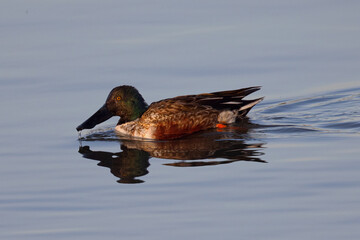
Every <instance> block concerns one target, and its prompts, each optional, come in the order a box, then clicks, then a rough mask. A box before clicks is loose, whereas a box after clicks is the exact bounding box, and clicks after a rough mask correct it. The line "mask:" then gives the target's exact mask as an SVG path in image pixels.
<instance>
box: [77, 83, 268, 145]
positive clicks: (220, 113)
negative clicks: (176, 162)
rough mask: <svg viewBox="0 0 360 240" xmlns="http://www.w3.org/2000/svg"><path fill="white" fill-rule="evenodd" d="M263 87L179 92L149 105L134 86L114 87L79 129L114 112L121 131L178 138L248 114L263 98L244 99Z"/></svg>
mask: <svg viewBox="0 0 360 240" xmlns="http://www.w3.org/2000/svg"><path fill="white" fill-rule="evenodd" d="M259 89H260V87H249V88H242V89H238V90H230V91H222V92H213V93H203V94H198V95H186V96H178V97H174V98H168V99H164V100H160V101H158V102H154V103H152V104H150V106H148V105H147V104H146V102H145V100H144V98H143V97H142V96H141V94H140V93H139V91H138V90H137V89H136V88H134V87H132V86H119V87H116V88H114V89H112V90H111V92H110V93H109V96H108V97H107V99H106V102H105V104H104V105H103V106H102V107H101V108H100V109H99V110H98V111H97V112H96V113H94V114H93V115H92V116H91V117H90V118H89V119H87V120H86V121H85V122H83V123H82V124H81V125H79V126H78V127H77V128H76V130H78V131H81V130H83V129H91V128H93V127H95V126H96V125H97V124H99V123H102V122H104V121H106V120H108V119H109V118H111V117H112V116H119V117H120V120H119V122H118V124H117V126H116V127H115V130H116V131H117V132H119V133H121V134H125V135H129V136H133V137H140V138H149V139H174V138H179V137H182V136H185V135H188V134H191V133H194V132H197V131H201V130H206V129H210V128H224V127H226V125H227V124H231V123H234V122H236V121H238V120H239V119H241V118H244V117H245V116H246V114H247V113H248V112H249V111H250V109H251V108H252V107H253V106H255V105H256V104H257V103H259V102H260V101H262V100H263V98H258V99H254V100H243V98H244V97H245V96H247V95H249V94H250V93H253V92H255V91H257V90H259Z"/></svg>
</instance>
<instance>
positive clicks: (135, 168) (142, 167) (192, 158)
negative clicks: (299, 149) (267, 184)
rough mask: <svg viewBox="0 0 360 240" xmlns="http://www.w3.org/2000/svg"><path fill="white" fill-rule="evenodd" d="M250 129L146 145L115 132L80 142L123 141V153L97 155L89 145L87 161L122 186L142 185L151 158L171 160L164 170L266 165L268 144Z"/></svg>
mask: <svg viewBox="0 0 360 240" xmlns="http://www.w3.org/2000/svg"><path fill="white" fill-rule="evenodd" d="M248 130H249V128H239V127H236V126H234V128H232V129H229V130H227V131H226V132H225V131H220V132H219V131H216V130H212V131H205V132H201V133H198V134H194V135H192V136H189V137H186V138H182V139H177V140H171V141H145V140H134V139H124V138H121V137H119V136H117V135H116V134H115V133H113V131H107V132H103V133H94V134H91V135H88V136H86V137H85V138H83V139H81V140H80V143H81V144H84V143H85V142H91V141H119V144H120V149H121V150H122V151H120V152H107V151H93V150H91V149H90V147H89V146H88V145H84V146H80V147H79V153H80V154H82V156H83V157H84V158H87V159H92V160H97V161H100V162H99V163H98V166H102V167H108V168H109V169H110V172H111V173H112V174H113V175H114V176H116V177H118V178H120V180H118V182H119V183H142V182H143V180H140V179H138V178H139V177H141V176H144V175H146V174H148V173H149V171H148V167H149V166H150V163H149V159H150V158H159V159H167V160H169V162H167V163H164V164H163V165H164V166H172V167H202V166H214V165H220V164H230V163H233V162H238V161H249V162H262V163H264V162H265V161H264V160H262V159H261V158H260V156H262V155H263V153H262V152H261V150H262V149H263V145H264V143H259V142H257V143H254V139H252V138H251V137H250V134H248V133H247V132H248Z"/></svg>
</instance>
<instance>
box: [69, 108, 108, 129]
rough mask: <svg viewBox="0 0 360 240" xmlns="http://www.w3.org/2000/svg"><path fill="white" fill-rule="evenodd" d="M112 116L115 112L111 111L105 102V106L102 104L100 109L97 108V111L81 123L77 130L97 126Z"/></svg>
mask: <svg viewBox="0 0 360 240" xmlns="http://www.w3.org/2000/svg"><path fill="white" fill-rule="evenodd" d="M112 116H114V114H113V113H112V112H110V111H109V110H108V108H107V107H106V105H105V104H104V106H102V107H101V108H100V109H99V110H97V112H96V113H94V114H93V115H92V116H91V117H89V119H88V120H86V121H85V122H83V123H82V124H80V125H79V126H78V127H77V128H76V130H78V131H81V130H83V129H91V128H93V127H95V126H96V125H97V124H99V123H102V122H104V121H106V120H108V119H109V118H111V117H112Z"/></svg>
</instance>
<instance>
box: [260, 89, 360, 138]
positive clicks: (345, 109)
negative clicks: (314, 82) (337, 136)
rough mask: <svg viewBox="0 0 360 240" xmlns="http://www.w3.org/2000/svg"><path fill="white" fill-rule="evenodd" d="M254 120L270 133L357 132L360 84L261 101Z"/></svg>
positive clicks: (359, 116) (358, 129)
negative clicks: (358, 86) (292, 97)
mask: <svg viewBox="0 0 360 240" xmlns="http://www.w3.org/2000/svg"><path fill="white" fill-rule="evenodd" d="M262 106H263V108H262V109H259V110H258V112H257V114H256V121H257V122H258V123H260V125H262V126H263V127H264V131H265V132H267V133H271V134H274V133H275V134H282V133H287V134H294V133H296V134H299V133H304V132H322V133H344V134H359V133H360V110H359V106H360V88H352V89H346V90H339V91H335V92H328V93H322V94H321V95H316V96H310V97H306V98H298V99H288V100H285V101H284V100H283V101H273V102H269V103H265V104H263V105H262Z"/></svg>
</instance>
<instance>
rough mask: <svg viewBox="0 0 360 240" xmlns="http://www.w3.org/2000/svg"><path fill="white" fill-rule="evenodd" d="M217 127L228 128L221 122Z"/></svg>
mask: <svg viewBox="0 0 360 240" xmlns="http://www.w3.org/2000/svg"><path fill="white" fill-rule="evenodd" d="M216 127H217V128H226V127H227V126H226V125H224V124H221V123H218V124H216Z"/></svg>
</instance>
